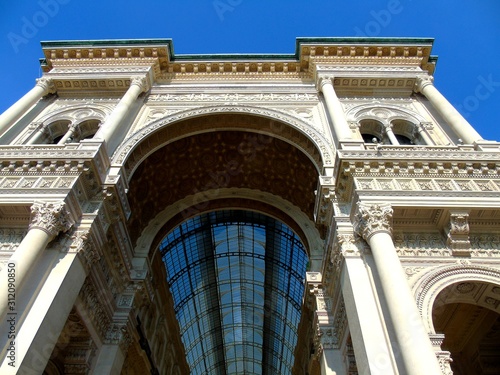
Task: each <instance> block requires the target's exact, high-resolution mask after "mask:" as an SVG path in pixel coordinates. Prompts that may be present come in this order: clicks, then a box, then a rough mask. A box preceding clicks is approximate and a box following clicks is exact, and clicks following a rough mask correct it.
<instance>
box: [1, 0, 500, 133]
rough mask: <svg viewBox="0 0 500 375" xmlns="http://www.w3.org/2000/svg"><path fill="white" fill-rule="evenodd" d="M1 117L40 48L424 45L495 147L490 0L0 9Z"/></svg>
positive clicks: (225, 1) (499, 79)
mask: <svg viewBox="0 0 500 375" xmlns="http://www.w3.org/2000/svg"><path fill="white" fill-rule="evenodd" d="M0 35H1V38H0V57H1V61H2V65H3V71H2V74H1V75H0V83H1V86H2V88H3V90H2V95H0V111H3V110H5V109H6V108H8V107H9V106H10V105H11V104H12V103H14V102H15V101H16V100H17V99H18V98H20V97H21V96H22V95H24V93H26V92H27V91H28V90H29V89H31V88H32V87H33V85H34V84H35V79H36V78H38V77H39V76H40V75H41V71H40V68H39V63H38V59H39V58H40V57H42V50H41V47H40V41H42V40H44V41H45V40H81V39H115V38H119V39H137V38H172V39H173V42H174V49H175V53H176V54H186V53H189V54H196V53H289V54H291V53H294V52H295V38H296V37H308V36H309V37H320V36H325V37H327V36H373V37H432V38H435V42H434V48H433V54H435V55H438V56H439V61H438V64H437V69H436V72H435V75H434V76H435V81H434V82H435V85H436V87H437V88H438V89H439V90H440V91H441V92H442V93H443V94H444V95H445V96H446V97H447V98H448V99H449V100H450V102H452V103H453V104H454V105H456V106H457V107H458V108H459V110H460V111H461V112H462V114H464V115H465V116H466V118H467V119H468V120H469V122H470V123H471V124H472V125H473V126H475V127H476V129H477V130H478V131H479V133H480V134H481V135H482V136H483V138H485V139H490V140H500V112H499V110H498V109H499V107H500V1H498V0H476V1H465V0H455V1H451V0H442V1H436V0H418V1H417V0H380V1H379V0H372V1H360V0H351V1H346V0H343V1H342V0H330V1H326V0H324V1H320V0H308V1H296V0H286V1H285V0H283V1H272V0H184V1H181V0H177V1H169V0H163V1H146V0H144V1H130V0H122V1H105V0H101V1H78V0H39V1H38V0H19V1H7V0H2V1H1V3H0Z"/></svg>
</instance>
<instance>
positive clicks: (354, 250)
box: [337, 233, 361, 258]
mask: <svg viewBox="0 0 500 375" xmlns="http://www.w3.org/2000/svg"><path fill="white" fill-rule="evenodd" d="M337 241H338V243H339V246H340V252H341V253H342V255H343V256H344V258H349V257H359V256H360V255H361V252H360V251H359V249H358V247H357V246H356V243H355V242H356V239H355V238H354V234H353V233H339V234H337Z"/></svg>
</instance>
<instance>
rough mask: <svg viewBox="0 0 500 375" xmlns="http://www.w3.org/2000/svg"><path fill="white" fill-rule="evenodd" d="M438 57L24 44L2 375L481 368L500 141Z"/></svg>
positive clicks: (13, 129)
mask: <svg viewBox="0 0 500 375" xmlns="http://www.w3.org/2000/svg"><path fill="white" fill-rule="evenodd" d="M432 43H433V41H432V40H431V39H363V38H361V39H360V38H352V39H351V38H303V39H298V40H297V44H296V52H295V54H293V55H176V54H174V52H173V44H172V41H171V40H106V41H103V40H98V41H74V42H44V43H42V49H43V54H44V58H43V59H42V62H41V64H42V69H43V76H42V77H41V78H40V79H38V80H37V82H36V85H35V86H34V88H33V89H32V90H30V91H29V92H28V93H27V94H26V95H25V96H23V97H22V98H21V99H20V100H19V101H18V102H16V103H15V104H14V105H13V106H12V107H11V108H9V109H8V110H7V111H5V112H4V113H3V114H2V115H1V116H0V134H1V136H0V163H1V166H0V168H1V169H0V246H1V247H0V262H1V271H0V284H1V287H0V296H1V297H0V298H1V303H0V307H1V316H2V320H1V322H0V330H1V332H0V335H1V337H2V338H4V340H2V341H1V342H2V347H1V365H0V373H2V374H15V373H19V374H47V375H53V374H128V375H133V374H146V373H151V374H188V373H193V374H207V373H208V374H297V375H299V374H300V375H303V374H309V375H319V374H323V375H324V374H338V375H340V374H342V375H344V374H384V375H387V374H411V375H422V374H426V375H427V374H447V375H448V374H452V373H453V372H454V373H455V374H469V373H474V374H493V373H499V372H500V360H499V357H500V344H499V343H500V340H499V336H500V320H499V319H498V317H499V313H500V143H497V142H494V141H486V140H483V139H482V138H481V136H480V135H479V134H478V133H477V132H476V131H475V130H474V128H473V127H472V126H471V125H470V124H469V123H468V122H467V121H466V120H465V119H464V118H463V117H462V116H461V115H460V114H459V113H458V112H457V111H456V110H455V109H454V108H453V106H452V105H451V104H450V103H449V102H448V101H447V100H446V99H445V98H444V97H443V96H442V95H441V94H440V93H439V91H438V90H437V89H436V87H435V86H434V84H433V75H434V69H435V65H436V58H435V57H434V56H432V55H431V49H432Z"/></svg>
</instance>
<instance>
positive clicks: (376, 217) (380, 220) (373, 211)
mask: <svg viewBox="0 0 500 375" xmlns="http://www.w3.org/2000/svg"><path fill="white" fill-rule="evenodd" d="M392 213H393V209H392V207H391V205H390V204H372V205H369V204H365V203H362V202H360V203H358V212H357V214H356V216H355V222H354V230H355V232H356V233H358V234H359V235H360V236H361V237H362V238H363V239H364V240H365V241H369V239H370V238H371V237H372V236H373V235H375V234H377V233H381V232H382V233H388V234H389V235H391V236H392Z"/></svg>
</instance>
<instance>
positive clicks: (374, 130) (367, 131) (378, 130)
mask: <svg viewBox="0 0 500 375" xmlns="http://www.w3.org/2000/svg"><path fill="white" fill-rule="evenodd" d="M359 132H360V133H361V136H362V137H363V141H364V142H365V143H385V142H384V126H383V125H382V124H381V123H380V122H378V121H375V120H371V119H367V120H361V121H360V122H359Z"/></svg>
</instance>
